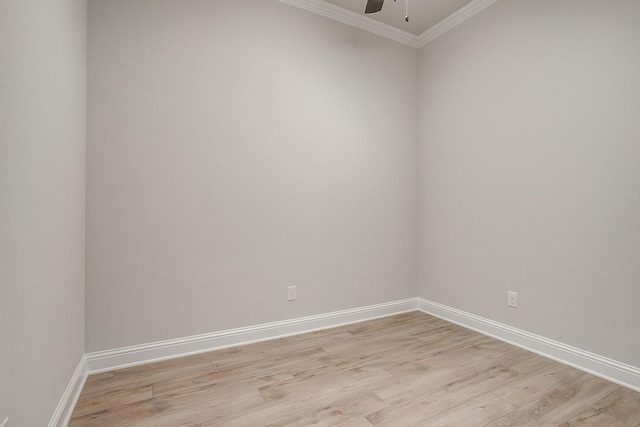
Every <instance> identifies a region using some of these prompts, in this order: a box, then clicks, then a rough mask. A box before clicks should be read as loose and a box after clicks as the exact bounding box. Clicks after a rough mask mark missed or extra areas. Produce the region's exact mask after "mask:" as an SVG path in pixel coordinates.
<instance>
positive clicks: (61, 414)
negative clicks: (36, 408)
mask: <svg viewBox="0 0 640 427" xmlns="http://www.w3.org/2000/svg"><path fill="white" fill-rule="evenodd" d="M87 375H88V374H87V358H86V356H82V358H81V359H80V363H78V367H77V368H76V371H75V372H74V373H73V376H72V377H71V381H69V384H68V385H67V388H66V390H65V391H64V394H63V395H62V399H60V403H58V407H57V408H56V410H55V412H54V413H53V416H52V417H51V421H49V427H66V426H67V425H68V424H69V421H70V420H71V415H72V414H73V409H74V408H75V407H76V403H78V398H79V397H80V393H81V392H82V388H83V387H84V383H85V381H86V380H87ZM0 427H2V426H0Z"/></svg>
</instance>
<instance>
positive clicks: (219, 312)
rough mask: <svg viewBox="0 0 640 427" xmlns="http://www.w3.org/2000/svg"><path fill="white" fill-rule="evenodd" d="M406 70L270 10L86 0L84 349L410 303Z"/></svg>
mask: <svg viewBox="0 0 640 427" xmlns="http://www.w3.org/2000/svg"><path fill="white" fill-rule="evenodd" d="M417 61H418V52H417V51H416V50H415V49H412V48H409V47H405V46H402V45H399V44H397V43H395V42H392V41H389V40H386V39H383V38H381V37H378V36H375V35H372V34H369V33H366V32H364V31H361V30H358V29H355V28H351V27H349V26H347V25H344V24H340V23H337V22H334V21H331V20H329V19H326V18H323V17H320V16H317V15H314V14H310V13H308V12H306V11H303V10H300V9H298V8H294V7H291V6H288V5H286V4H283V3H280V2H277V1H264V0H252V1H241V2H238V1H196V0H186V1H174V0H110V1H96V0H92V1H90V2H89V61H88V76H89V77H88V78H89V87H88V90H89V101H88V102H89V106H88V146H87V151H88V154H87V170H88V175H87V351H89V352H91V351H97V350H104V349H111V348H117V347H122V346H127V345H134V344H140V343H146V342H152V341H158V340H163V339H170V338H176V337H184V336H190V335H194V334H201V333H207V332H212V331H219V330H224V329H228V328H234V327H242V326H248V325H256V324H261V323H264V322H271V321H278V320H284V319H291V318H296V317H301V316H307V315H313V314H320V313H328V312H332V311H336V310H342V309H349V308H354V307H361V306H366V305H370V304H376V303H384V302H389V301H395V300H400V299H404V298H410V297H415V295H416V293H417V286H416V284H417V244H418V243H417V242H418V238H417V235H416V230H417V140H418V135H417V128H418V126H417V123H418V121H417V103H418V97H417V87H418V85H417V77H418V63H417ZM289 285H296V286H297V290H298V299H297V301H295V302H287V286H289Z"/></svg>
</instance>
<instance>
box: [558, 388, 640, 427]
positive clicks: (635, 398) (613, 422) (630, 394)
mask: <svg viewBox="0 0 640 427" xmlns="http://www.w3.org/2000/svg"><path fill="white" fill-rule="evenodd" d="M638 408H640V393H636V392H634V391H631V390H629V389H626V388H622V387H620V388H618V389H617V390H616V391H614V392H613V393H611V394H610V395H609V396H607V397H605V398H604V399H602V400H600V401H598V402H596V403H595V404H593V405H592V406H590V407H589V408H587V409H586V410H584V411H583V412H581V413H580V414H578V415H576V416H575V417H573V418H571V419H570V420H568V421H567V422H565V423H563V424H562V425H563V426H604V425H606V426H618V425H619V426H622V427H636V426H640V411H639V410H638Z"/></svg>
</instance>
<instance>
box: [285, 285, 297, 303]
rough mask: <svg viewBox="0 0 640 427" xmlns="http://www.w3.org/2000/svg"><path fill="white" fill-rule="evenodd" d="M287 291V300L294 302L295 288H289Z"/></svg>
mask: <svg viewBox="0 0 640 427" xmlns="http://www.w3.org/2000/svg"><path fill="white" fill-rule="evenodd" d="M287 291H288V292H287V300H289V301H295V300H296V287H295V286H289V288H288V289H287Z"/></svg>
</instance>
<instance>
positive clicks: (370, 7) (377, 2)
mask: <svg viewBox="0 0 640 427" xmlns="http://www.w3.org/2000/svg"><path fill="white" fill-rule="evenodd" d="M393 2H394V3H395V2H396V0H393ZM383 3H384V0H367V6H366V7H365V9H364V13H365V14H367V13H377V12H380V11H381V10H382V4H383ZM404 20H405V21H407V22H409V0H405V14H404Z"/></svg>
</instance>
